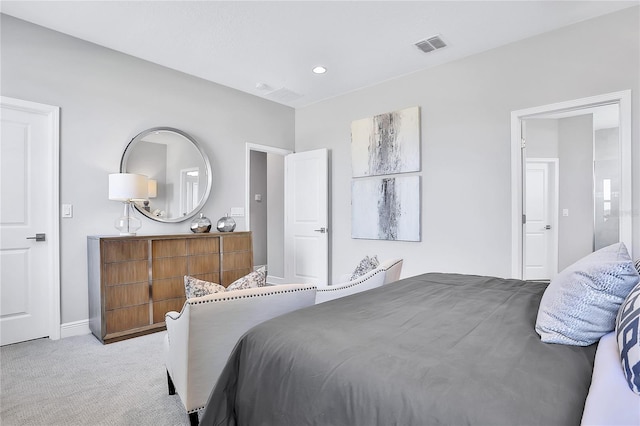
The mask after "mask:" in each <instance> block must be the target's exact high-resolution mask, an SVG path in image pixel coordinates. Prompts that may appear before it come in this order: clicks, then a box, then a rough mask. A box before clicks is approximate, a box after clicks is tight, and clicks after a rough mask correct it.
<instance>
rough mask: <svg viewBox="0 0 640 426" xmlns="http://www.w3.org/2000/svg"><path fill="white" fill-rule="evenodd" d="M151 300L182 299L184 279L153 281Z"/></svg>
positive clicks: (174, 278)
mask: <svg viewBox="0 0 640 426" xmlns="http://www.w3.org/2000/svg"><path fill="white" fill-rule="evenodd" d="M152 291H153V300H154V302H155V301H158V300H164V299H174V298H178V297H182V298H184V277H173V278H165V279H163V280H153V290H152Z"/></svg>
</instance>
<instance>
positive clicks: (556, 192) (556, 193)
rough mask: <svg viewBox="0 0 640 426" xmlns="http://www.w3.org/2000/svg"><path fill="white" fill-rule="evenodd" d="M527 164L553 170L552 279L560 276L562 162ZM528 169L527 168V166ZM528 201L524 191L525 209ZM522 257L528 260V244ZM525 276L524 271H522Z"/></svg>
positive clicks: (528, 160)
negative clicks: (543, 164)
mask: <svg viewBox="0 0 640 426" xmlns="http://www.w3.org/2000/svg"><path fill="white" fill-rule="evenodd" d="M525 162H526V164H528V163H545V164H546V165H547V167H548V170H549V171H551V170H553V172H552V173H553V185H549V188H550V189H551V191H552V194H551V195H550V196H549V199H550V201H551V208H550V211H551V218H552V223H551V253H550V255H549V257H550V258H551V264H550V265H549V268H550V270H551V278H553V277H555V276H556V275H557V274H558V272H559V271H558V223H559V222H560V218H559V214H558V213H559V211H558V209H559V202H560V179H559V177H560V160H559V159H558V158H536V157H532V158H525ZM525 168H526V166H525ZM525 172H526V170H525ZM525 199H526V191H525V190H523V208H526V206H525V205H524V204H525V202H524V200H525ZM522 257H523V259H525V258H526V244H524V242H523V244H522ZM522 273H523V276H524V270H523V271H522Z"/></svg>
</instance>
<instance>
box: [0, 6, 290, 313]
mask: <svg viewBox="0 0 640 426" xmlns="http://www.w3.org/2000/svg"><path fill="white" fill-rule="evenodd" d="M1 20H2V21H1V46H0V47H1V49H0V50H1V53H0V54H1V58H0V59H1V60H2V76H1V78H2V80H1V93H2V95H4V96H10V97H14V98H19V99H24V100H28V101H33V102H40V103H44V104H49V105H57V106H60V107H61V131H60V202H61V203H69V204H73V206H74V209H73V213H74V217H73V218H71V219H62V220H61V227H60V237H61V242H60V249H61V251H60V253H61V256H60V257H61V299H62V302H61V303H62V306H61V311H62V318H61V320H62V323H68V322H72V321H80V320H85V319H87V318H88V304H87V261H86V259H87V253H86V246H87V243H86V239H87V235H94V234H102V235H113V234H115V233H116V230H115V229H114V228H113V222H114V220H115V219H116V218H117V217H118V216H119V215H120V214H121V210H122V206H121V205H120V204H119V203H116V202H113V201H109V200H108V191H107V186H108V185H107V182H108V179H107V175H108V174H109V173H114V172H118V170H119V165H120V157H121V155H122V151H123V150H124V148H125V147H126V145H127V143H128V142H129V141H130V140H131V139H132V138H133V137H134V136H135V135H137V134H138V133H139V132H141V131H142V130H145V129H148V128H151V127H156V126H168V127H175V128H178V129H181V130H183V131H185V132H187V133H189V134H190V135H191V136H193V137H194V138H195V139H196V140H197V141H198V142H199V143H200V144H201V146H202V147H203V149H204V150H205V152H206V153H207V154H208V155H209V158H210V160H211V166H212V169H213V181H214V185H213V189H212V191H211V198H210V200H209V202H208V203H207V204H206V205H205V207H204V209H203V210H202V212H203V213H204V214H205V215H206V216H208V217H209V218H211V220H212V221H213V222H214V223H215V221H217V219H218V218H220V217H221V216H223V214H224V213H225V212H228V211H229V209H230V208H231V207H242V206H244V200H245V195H244V192H245V182H244V176H245V171H244V168H245V143H246V142H255V143H258V142H259V143H262V144H264V145H271V146H275V147H280V148H284V149H290V150H292V149H293V147H294V119H295V114H294V110H293V109H292V108H288V107H285V106H282V105H279V104H276V103H273V102H270V101H267V100H264V99H261V98H257V97H255V96H251V95H248V94H245V93H242V92H239V91H236V90H233V89H230V88H227V87H224V86H220V85H217V84H214V83H210V82H207V81H204V80H202V79H199V78H196V77H192V76H189V75H186V74H183V73H180V72H177V71H173V70H170V69H167V68H163V67H160V66H157V65H155V64H152V63H149V62H146V61H143V60H140V59H137V58H133V57H131V56H127V55H124V54H121V53H118V52H115V51H113V50H109V49H105V48H103V47H100V46H97V45H94V44H91V43H87V42H84V41H81V40H78V39H75V38H72V37H69V36H66V35H63V34H60V33H57V32H54V31H50V30H47V29H44V28H42V27H38V26H35V25H32V24H29V23H26V22H24V21H21V20H18V19H15V18H12V17H9V16H6V15H2V16H1ZM236 219H237V220H236V221H237V222H238V228H237V229H238V230H242V229H245V221H244V218H236ZM142 220H143V225H142V229H141V230H140V233H143V234H155V233H158V234H170V233H184V232H189V231H188V230H189V223H188V222H187V223H181V224H163V223H159V222H154V221H151V220H150V219H147V218H143V219H142Z"/></svg>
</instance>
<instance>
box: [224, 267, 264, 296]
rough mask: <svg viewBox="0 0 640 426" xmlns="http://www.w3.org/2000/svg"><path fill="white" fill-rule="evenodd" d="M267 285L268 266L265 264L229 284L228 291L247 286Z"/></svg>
mask: <svg viewBox="0 0 640 426" xmlns="http://www.w3.org/2000/svg"><path fill="white" fill-rule="evenodd" d="M266 285H267V268H265V267H264V266H262V267H260V268H258V269H256V270H255V271H253V272H251V273H250V274H247V275H245V276H244V277H242V278H239V279H237V280H235V281H234V282H232V283H231V284H229V286H228V287H227V291H231V290H242V289H245V288H254V287H264V286H266Z"/></svg>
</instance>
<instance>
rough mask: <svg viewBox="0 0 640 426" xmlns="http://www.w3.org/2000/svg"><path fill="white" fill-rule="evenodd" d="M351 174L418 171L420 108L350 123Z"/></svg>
mask: <svg viewBox="0 0 640 426" xmlns="http://www.w3.org/2000/svg"><path fill="white" fill-rule="evenodd" d="M351 165H352V170H353V177H363V176H379V175H388V174H395V173H407V172H418V171H420V107H411V108H406V109H402V110H400V111H395V112H389V113H386V114H380V115H376V116H373V117H369V118H363V119H362V120H356V121H353V122H352V123H351Z"/></svg>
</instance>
